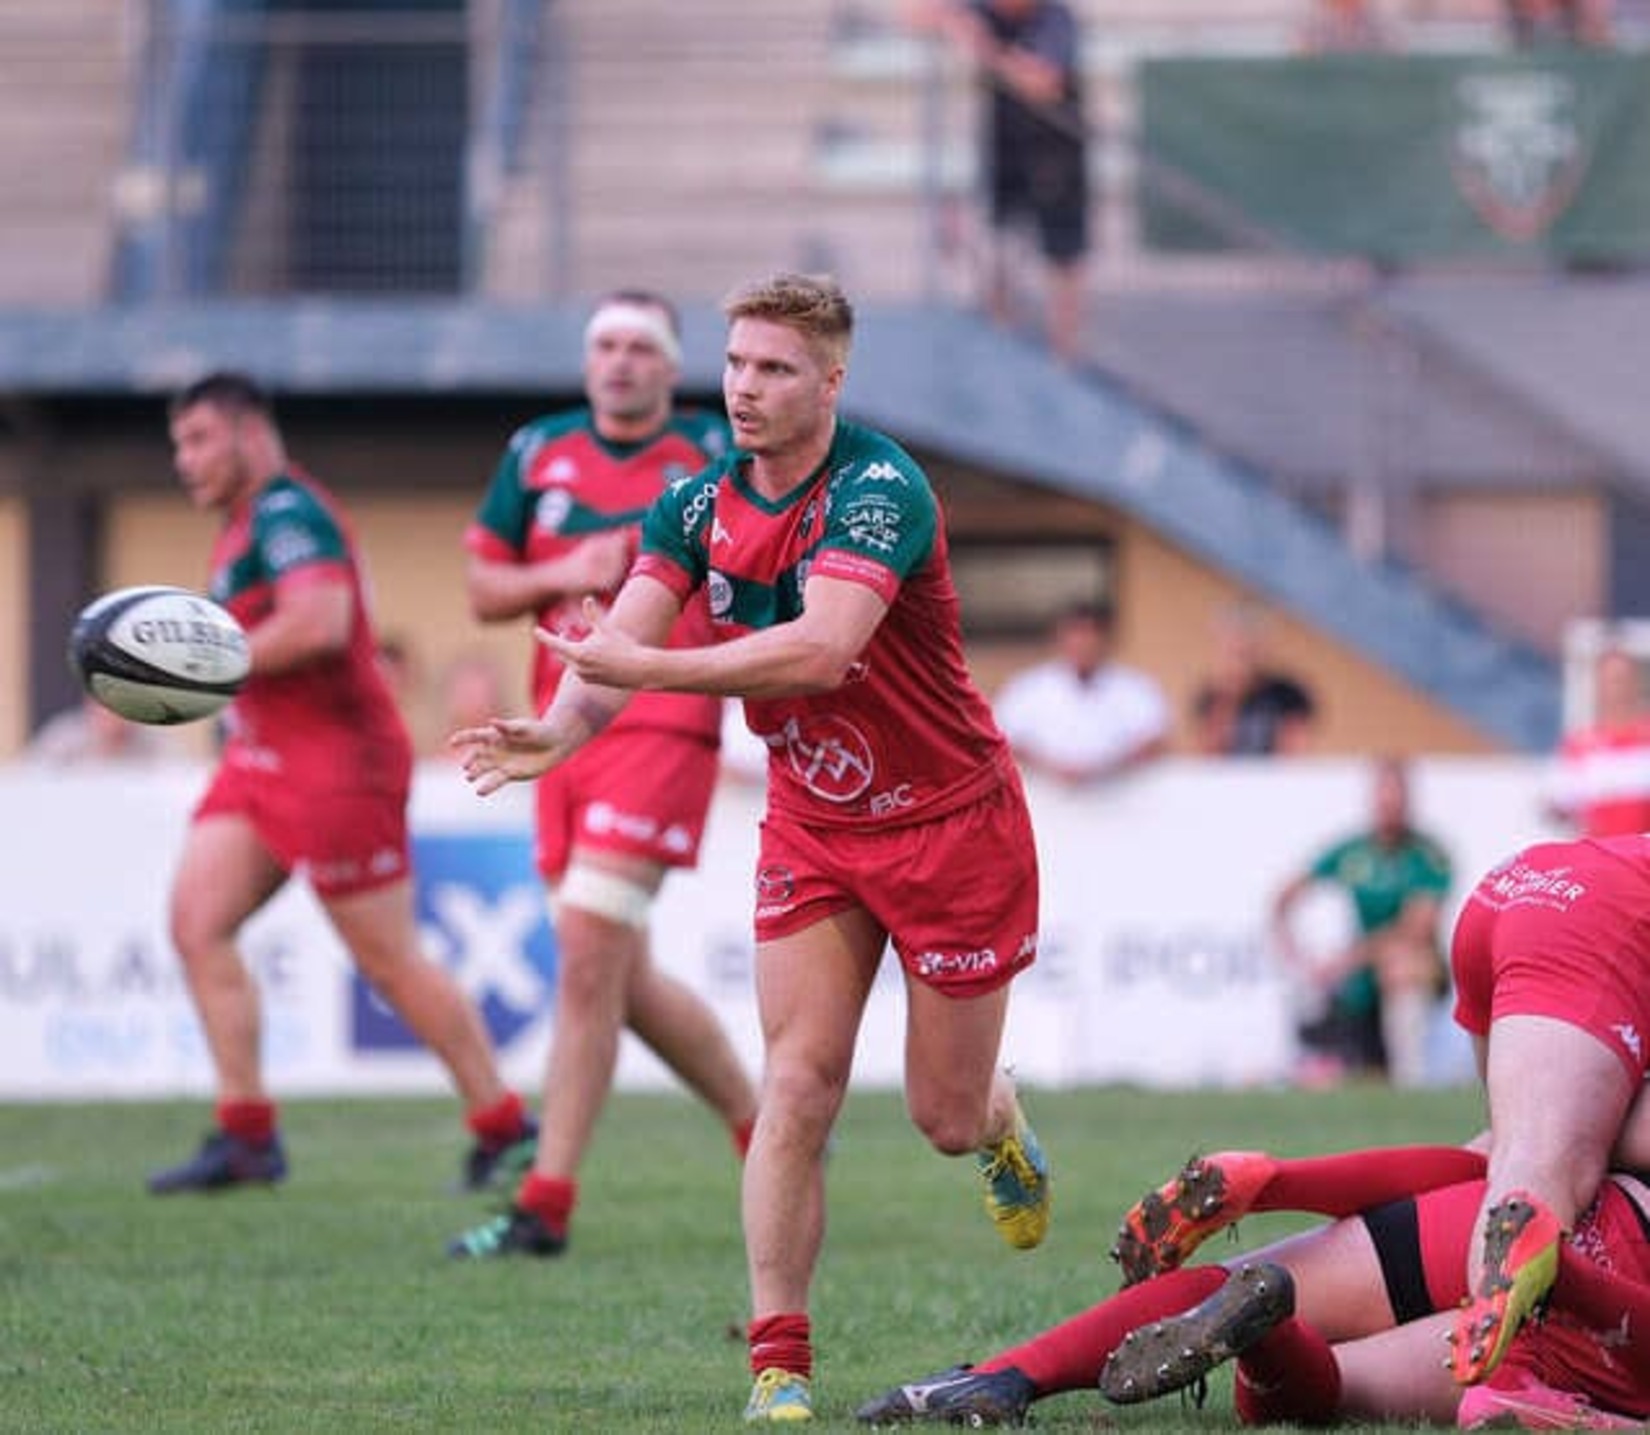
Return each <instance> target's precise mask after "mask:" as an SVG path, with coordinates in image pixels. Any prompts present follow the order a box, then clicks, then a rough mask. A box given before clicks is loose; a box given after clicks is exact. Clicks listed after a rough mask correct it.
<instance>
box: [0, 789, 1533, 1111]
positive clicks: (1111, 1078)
mask: <svg viewBox="0 0 1650 1435" xmlns="http://www.w3.org/2000/svg"><path fill="white" fill-rule="evenodd" d="M203 779H204V773H203V772H202V771H201V770H200V769H198V768H195V767H193V766H188V765H185V766H182V767H178V768H167V769H162V770H158V771H151V770H105V771H103V772H100V773H87V772H83V771H78V770H72V769H71V770H61V771H46V770H40V769H30V768H28V767H26V766H24V765H21V764H19V765H16V766H14V767H12V768H10V769H8V770H5V771H3V772H0V832H3V837H0V853H3V860H0V1099H3V1100H30V1099H55V1098H89V1097H97V1098H107V1097H140V1096H141V1097H151V1096H163V1095H180V1094H203V1095H204V1094H208V1093H210V1091H211V1087H212V1082H211V1071H210V1067H209V1065H208V1062H207V1058H206V1053H205V1048H204V1045H203V1043H202V1041H201V1037H200V1033H199V1028H198V1025H197V1023H196V1021H195V1019H194V1016H193V1012H192V1010H191V1008H190V1005H189V1002H188V999H187V996H186V994H185V992H184V989H183V984H182V979H181V974H180V972H179V969H178V965H177V961H176V958H175V956H174V955H173V953H172V949H171V946H170V943H169V940H168V937H167V926H166V921H167V918H166V900H167V890H168V887H169V884H170V881H171V876H172V868H173V863H174V861H175V858H176V853H177V850H178V846H179V842H180V839H181V836H182V833H183V830H184V826H185V824H186V822H187V819H188V813H189V808H190V805H191V803H192V802H193V800H194V798H195V796H196V795H197V793H198V791H199V789H200V786H201V783H202V781H203ZM1540 780H1541V770H1540V767H1539V765H1538V764H1536V763H1534V762H1530V761H1524V760H1518V759H1508V760H1499V759H1498V760H1464V759H1456V760H1437V761H1431V762H1421V763H1419V764H1417V767H1416V771H1415V777H1414V792H1415V805H1416V809H1417V816H1418V818H1419V820H1420V822H1421V824H1422V825H1423V826H1424V827H1426V828H1427V829H1428V830H1430V831H1432V832H1433V833H1434V834H1435V835H1436V836H1437V837H1438V838H1440V839H1441V840H1442V841H1444V842H1445V843H1446V844H1447V845H1448V846H1449V848H1450V849H1451V851H1452V853H1453V855H1454V857H1455V859H1456V863H1457V871H1458V874H1459V877H1460V881H1459V882H1458V885H1457V893H1456V895H1457V897H1459V896H1460V895H1461V892H1462V891H1463V890H1464V889H1465V887H1466V886H1467V885H1469V884H1470V882H1471V880H1472V879H1474V878H1475V877H1476V876H1477V875H1478V874H1479V873H1480V872H1481V871H1483V870H1484V869H1485V868H1487V867H1488V866H1490V865H1491V864H1492V863H1493V862H1495V861H1497V860H1499V859H1500V858H1501V857H1502V856H1504V855H1506V854H1507V853H1509V852H1510V851H1512V850H1513V849H1514V848H1516V847H1517V846H1519V845H1521V844H1522V843H1524V842H1527V841H1532V840H1535V839H1536V838H1538V837H1543V836H1550V835H1552V832H1551V829H1549V828H1547V827H1545V826H1544V825H1543V823H1542V819H1541V815H1540V796H1539V794H1540ZM1367 785H1368V773H1367V767H1366V766H1365V765H1364V764H1362V763H1358V762H1343V761H1327V760H1325V761H1317V760H1297V761H1294V762H1290V763H1287V764H1284V763H1266V762H1259V763H1241V762H1227V763H1200V762H1195V761H1180V760H1171V761H1168V762H1165V763H1162V764H1160V765H1159V766H1157V767H1156V768H1154V769H1153V770H1151V771H1150V772H1147V773H1144V774H1141V775H1139V776H1137V777H1133V778H1130V779H1128V780H1126V781H1124V782H1122V783H1119V784H1114V785H1111V786H1106V787H1102V788H1088V789H1078V790H1067V789H1058V788H1055V787H1052V786H1046V785H1034V786H1033V787H1032V789H1031V797H1032V807H1033V815H1034V817H1035V820H1036V827H1037V834H1038V848H1039V854H1040V857H1041V862H1042V896H1043V922H1042V948H1041V953H1040V956H1039V959H1038V962H1037V964H1036V965H1035V966H1034V967H1033V968H1032V969H1031V970H1030V971H1029V972H1027V973H1026V974H1024V975H1023V976H1022V977H1021V978H1020V979H1019V980H1018V981H1017V982H1016V984H1015V990H1014V999H1013V1003H1012V1011H1011V1016H1010V1021H1009V1029H1008V1033H1007V1037H1006V1042H1005V1051H1004V1057H1005V1060H1007V1061H1008V1062H1009V1063H1011V1064H1012V1065H1014V1066H1015V1067H1016V1069H1017V1070H1018V1071H1019V1072H1020V1074H1021V1076H1022V1077H1023V1078H1024V1079H1026V1080H1028V1081H1031V1082H1034V1083H1038V1084H1046V1085H1074V1084H1086V1083H1097V1082H1134V1083H1139V1084H1142V1085H1152V1086H1193V1085H1203V1084H1209V1085H1245V1084H1253V1083H1260V1082H1271V1081H1277V1080H1280V1079H1283V1078H1285V1077H1286V1075H1287V1073H1288V1071H1289V1068H1290V1064H1291V1061H1292V1057H1293V1047H1292V1035H1291V1033H1292V1029H1293V1017H1294V1011H1293V1007H1292V1002H1293V1000H1294V995H1293V989H1292V987H1291V985H1290V984H1289V983H1288V982H1287V981H1285V980H1284V978H1283V976H1282V975H1281V973H1280V972H1279V970H1278V967H1277V963H1276V961H1275V958H1274V955H1273V953H1272V951H1271V950H1270V947H1269V943H1268V939H1267V907H1268V902H1269V899H1270V897H1271V894H1272V893H1273V891H1275V890H1276V888H1277V886H1278V885H1279V884H1280V883H1281V882H1282V881H1284V880H1285V879H1286V878H1287V877H1288V876H1289V875H1291V874H1292V873H1293V872H1294V871H1296V870H1298V869H1299V867H1300V866H1301V865H1303V864H1304V863H1305V862H1306V861H1307V860H1308V859H1309V858H1310V857H1311V856H1312V855H1313V854H1314V853H1316V852H1317V851H1318V850H1319V849H1320V848H1321V847H1322V846H1323V845H1325V844H1326V843H1328V842H1329V841H1331V840H1334V839H1336V838H1338V837H1340V836H1342V835H1344V834H1346V833H1348V832H1350V831H1351V830H1353V829H1354V828H1355V827H1356V826H1357V825H1358V824H1359V821H1360V818H1361V817H1362V814H1363V813H1364V812H1365V811H1366V810H1367ZM760 806H761V794H760V792H759V791H758V790H757V789H755V788H753V787H751V786H749V785H745V784H740V783H730V784H728V785H727V786H725V787H724V790H723V791H722V792H721V793H720V794H719V796H718V799H717V805H716V808H715V810H714V813H713V817H712V822H711V827H710V830H709V832H708V833H707V838H706V843H705V848H704V851H703V854H702V861H701V866H700V868H699V870H698V871H697V872H694V873H691V874H679V875H677V876H675V877H673V878H672V879H671V880H670V882H668V883H667V884H666V890H665V893H664V895H663V896H662V898H661V901H660V904H659V909H658V914H657V919H656V922H655V947H656V954H657V960H658V961H659V962H660V964H661V965H662V966H664V967H665V968H667V969H668V970H671V971H673V972H675V973H676V974H678V975H680V976H681V977H683V978H684V979H685V980H687V981H688V982H690V983H691V984H692V985H694V986H695V987H696V988H697V989H698V990H700V991H701V992H703V993H704V994H705V995H706V996H707V997H708V998H709V999H710V1000H711V1001H712V1003H713V1004H714V1005H715V1007H716V1009H717V1010H718V1012H719V1013H720V1014H721V1015H722V1017H723V1019H724V1020H725V1021H726V1023H727V1025H728V1027H729V1029H730V1030H731V1032H732V1033H733V1035H734V1038H735V1041H736V1043H737V1044H738V1046H739V1047H740V1049H741V1050H742V1051H743V1053H744V1054H745V1056H746V1058H747V1060H748V1061H749V1062H750V1064H751V1067H752V1069H753V1070H754V1069H755V1068H756V1067H757V1066H758V1065H759V1061H760V1042H759V1036H758V1028H757V1022H756V1013H755V1008H754V1002H753V1000H752V990H751V970H750V969H751V958H752V949H751V941H750V908H751V894H750V887H751V876H752V872H753V870H754V865H755V846H756V820H757V815H758V813H759V810H760ZM529 816H530V813H529V805H528V802H527V794H526V792H525V791H524V790H519V789H518V790H513V791H511V792H508V793H505V794H500V795H499V796H496V797H493V798H491V799H487V800H481V799H478V798H476V797H475V796H474V795H473V794H472V793H470V792H469V791H468V789H466V788H465V787H464V785H463V783H462V782H461V781H460V780H459V779H458V777H457V776H456V774H455V773H454V772H453V771H452V769H451V768H450V767H448V766H446V765H445V764H441V763H432V764H429V765H427V766H425V767H423V768H421V769H420V772H419V776H418V782H417V786H416V790H415V799H414V806H413V827H414V832H415V858H416V860H417V863H418V867H419V914H420V921H421V926H422V930H423V935H424V941H425V945H426V949H427V951H428V953H429V954H430V956H431V957H432V958H433V959H436V960H440V961H442V962H444V963H446V964H447V965H448V966H449V967H450V968H451V969H452V970H453V971H454V972H455V974H456V975H457V977H458V979H459V980H460V981H461V982H462V983H463V984H464V986H465V987H466V988H467V989H468V990H469V991H470V992H471V993H472V994H473V995H474V996H475V998H476V999H477V1001H478V1002H479V1003H480V1004H481V1006H482V1009H483V1012H484V1014H485V1015H486V1017H487V1019H488V1023H489V1026H490V1028H491V1030H492V1032H493V1035H494V1039H495V1041H496V1042H497V1044H498V1047H499V1050H500V1053H501V1057H502V1060H503V1064H504V1066H505V1070H506V1074H507V1075H508V1076H509V1077H510V1079H511V1080H512V1081H514V1082H515V1083H517V1084H518V1085H520V1086H521V1087H523V1088H524V1089H525V1090H527V1091H534V1090H536V1089H537V1085H538V1079H539V1072H540V1068H541V1065H542V1060H543V1052H544V1046H545V1042H546V1040H547V1035H548V1031H549V1024H550V1022H551V1021H552V1020H553V1011H552V1002H551V994H552V983H553V971H554V943H553V940H552V938H551V935H550V933H549V930H548V925H547V923H546V921H545V917H544V908H543V902H542V895H541V892H540V889H539V886H538V883H537V880H536V878H535V877H534V874H533V872H532V869H531V856H530V847H529V843H528V835H527V834H528V822H529ZM1338 920H1339V918H1338V915H1337V913H1336V912H1335V911H1334V910H1333V909H1329V908H1325V909H1324V910H1323V911H1321V912H1319V913H1318V914H1317V916H1316V918H1315V920H1314V925H1315V926H1317V927H1319V928H1320V929H1321V934H1322V940H1324V941H1329V940H1331V939H1332V938H1333V936H1334V934H1335V929H1336V926H1337V922H1338ZM245 953H246V957H247V959H248V961H249V963H250V964H251V965H252V967H253V968H254V969H255V971H256V972H257V975H258V979H259V983H260V988H261V990H262V992H263V995H264V1042H265V1063H266V1071H267V1073H268V1079H269V1083H270V1086H271V1089H272V1090H273V1091H275V1092H276V1093H278V1094H281V1095H291V1094H300V1093H310V1094H319V1093H333V1092H336V1093H354V1092H397V1091H419V1092H434V1091H440V1090H442V1089H443V1077H442V1073H441V1071H440V1069H439V1067H438V1066H437V1065H436V1063H435V1062H434V1061H433V1060H432V1059H431V1058H430V1057H429V1056H428V1055H427V1054H426V1053H424V1052H423V1051H422V1050H421V1049H420V1048H419V1047H418V1046H417V1045H416V1043H414V1042H413V1041H412V1039H411V1038H410V1036H409V1035H408V1034H407V1033H406V1031H405V1030H404V1029H403V1028H402V1027H401V1026H400V1024H399V1022H397V1021H396V1020H395V1019H394V1018H393V1016H391V1015H390V1014H389V1013H388V1012H387V1011H386V1010H385V1009H384V1008H383V1007H382V1005H381V1004H380V1003H378V1002H377V1001H376V1000H375V999H374V998H373V997H372V995H371V993H370V992H368V991H367V990H366V989H365V988H364V987H363V985H362V984H361V983H360V981H359V980H358V979H357V978H356V977H355V975H354V973H353V970H352V968H351V966H350V964H349V962H348V959H347V956H346V954H345V953H344V951H343V949H342V947H341V946H340V944H339V943H338V941H337V939H336V937H335V936H334V935H333V933H332V931H331V929H330V928H329V927H328V925H327V924H326V921H325V918H324V916H323V915H322V914H321V911H320V909H319V907H318V906H317V905H316V904H315V902H314V901H313V899H312V898H311V897H310V896H309V894H308V892H307V890H306V889H305V888H304V887H303V886H302V885H301V884H297V883H295V884H293V885H292V886H290V887H289V888H288V889H287V890H286V891H284V892H283V893H282V894H281V895H280V897H279V898H278V899H277V900H276V901H275V902H274V903H272V904H271V905H270V907H269V908H268V909H266V910H265V911H264V912H263V913H261V914H260V915H259V916H258V917H257V918H256V919H255V920H254V921H253V923H251V924H250V926H249V928H248V930H247V933H246V941H245ZM903 1022H904V1008H903V1002H902V1000H901V994H900V983H899V980H898V975H897V972H896V971H895V970H894V967H893V963H892V961H891V960H890V961H888V962H886V963H885V970H884V972H883V977H882V980H881V982H880V983H879V985H878V988H877V991H876V993H875V994H874V996H873V998H872V1002H871V1005H870V1009H869V1010H868V1012H867V1014H866V1020H865V1024H864V1028H863V1030H862V1033H861V1040H860V1047H859V1055H858V1060H857V1065H856V1080H857V1081H858V1082H859V1083H861V1084H865V1085H889V1084H897V1083H898V1081H899V1080H900V1074H901V1054H902V1051H903V1047H904V1032H903ZM1460 1062H1461V1051H1460V1050H1459V1049H1458V1048H1457V1047H1455V1046H1453V1045H1451V1044H1450V1043H1449V1042H1448V1040H1447V1038H1446V1039H1445V1040H1444V1042H1443V1045H1442V1047H1441V1050H1440V1054H1439V1063H1440V1065H1439V1075H1440V1077H1456V1076H1459V1075H1460V1074H1461V1071H1462V1068H1461V1066H1460ZM619 1081H620V1084H621V1085H623V1086H627V1087H641V1088H645V1087H652V1086H659V1085H663V1084H665V1082H666V1081H667V1078H666V1075H665V1073H664V1071H663V1069H662V1068H661V1067H660V1066H659V1065H658V1064H657V1063H656V1062H655V1061H654V1060H653V1058H652V1057H651V1055H650V1054H649V1053H647V1052H646V1051H645V1050H643V1049H642V1048H640V1047H639V1046H638V1045H637V1044H635V1043H634V1042H627V1045H626V1046H625V1049H624V1052H623V1054H622V1057H621V1063H620V1074H619Z"/></svg>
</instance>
